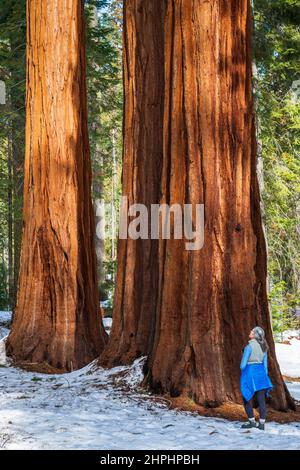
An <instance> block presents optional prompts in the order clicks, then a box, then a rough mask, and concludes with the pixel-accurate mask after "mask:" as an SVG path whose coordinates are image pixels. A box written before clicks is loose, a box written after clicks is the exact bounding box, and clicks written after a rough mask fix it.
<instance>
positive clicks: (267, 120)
mask: <svg viewBox="0 0 300 470" xmlns="http://www.w3.org/2000/svg"><path fill="white" fill-rule="evenodd" d="M25 3H26V2H25V0H1V1H0V5H1V8H0V81H2V82H4V84H5V88H6V99H5V103H4V102H1V100H0V159H1V164H0V174H1V178H0V310H8V309H12V308H13V307H14V304H15V300H16V291H17V281H18V271H19V256H20V242H21V230H22V198H23V160H24V144H25V143H24V128H25V74H26V70H25V40H26V38H25V34H26V33H25V26H26V17H25ZM122 3H123V2H122V1H119V0H110V1H109V0H107V1H105V0H91V1H86V19H87V65H88V69H87V75H88V105H89V135H90V144H91V156H92V165H93V200H94V207H95V218H96V224H97V223H98V222H101V219H102V218H103V217H104V214H103V210H104V209H103V205H102V204H101V203H100V201H101V200H102V201H104V202H105V208H106V211H107V213H106V214H105V220H106V224H107V225H109V229H110V230H109V232H110V233H111V234H112V235H114V236H113V237H112V238H113V239H112V238H106V239H105V242H101V240H99V238H97V237H95V243H96V251H97V258H98V272H99V291H100V297H101V300H102V301H106V302H105V307H106V312H107V314H110V312H111V308H112V296H113V287H114V277H115V272H116V234H117V226H118V202H119V197H120V191H121V163H122V114H123V99H122ZM253 8H254V28H253V31H254V37H253V42H254V58H253V73H254V78H255V81H254V86H255V97H256V107H257V141H258V171H259V181H260V187H261V195H262V206H263V217H264V223H265V230H266V236H267V241H268V270H269V297H270V304H271V308H272V316H273V326H274V330H275V331H283V330H285V329H287V328H292V327H297V326H299V322H300V293H299V287H300V257H299V237H300V218H299V216H300V192H299V186H300V178H299V176H300V161H299V144H300V137H299V128H300V62H299V46H300V26H299V24H300V2H299V0H272V1H270V0H255V1H254V2H253ZM0 91H1V90H0ZM107 232H108V230H107Z"/></svg>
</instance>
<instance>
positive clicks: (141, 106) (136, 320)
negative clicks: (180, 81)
mask: <svg viewBox="0 0 300 470" xmlns="http://www.w3.org/2000/svg"><path fill="white" fill-rule="evenodd" d="M123 39H124V96H125V107H124V151H123V152H124V153H123V176H122V184H123V191H122V193H123V196H126V197H127V198H128V206H129V205H132V204H135V203H139V204H141V203H142V204H145V205H146V206H147V208H148V209H150V205H151V204H158V203H159V185H160V175H161V160H162V151H163V143H162V135H163V133H162V126H163V93H164V89H163V74H164V55H163V47H162V45H163V2H162V1H161V0H151V1H144V0H126V1H125V2H124V38H123ZM157 292H158V241H157V240H156V241H155V240H153V241H151V240H141V239H139V240H136V241H135V240H131V239H128V240H119V244H118V273H117V278H116V289H115V297H114V313H113V318H114V321H113V326H112V331H111V335H110V338H109V342H108V346H107V347H106V349H105V351H104V353H103V354H102V356H101V358H100V363H101V364H102V365H106V366H109V365H113V364H120V363H128V362H130V361H132V360H133V359H135V358H136V357H138V356H140V355H144V354H148V353H149V352H150V350H151V346H152V340H153V332H154V324H155V310H156V298H157Z"/></svg>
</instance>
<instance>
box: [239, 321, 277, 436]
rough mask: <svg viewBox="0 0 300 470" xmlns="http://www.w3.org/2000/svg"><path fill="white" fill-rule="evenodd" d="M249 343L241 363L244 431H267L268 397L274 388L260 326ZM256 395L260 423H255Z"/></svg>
mask: <svg viewBox="0 0 300 470" xmlns="http://www.w3.org/2000/svg"><path fill="white" fill-rule="evenodd" d="M249 339H250V341H249V343H248V345H247V346H246V347H245V349H244V353H243V357H242V362H241V366H240V367H241V371H242V374H241V392H242V397H243V403H244V407H245V411H246V413H247V416H248V423H245V424H243V426H242V428H243V429H249V428H256V427H257V428H258V429H260V430H262V431H264V429H265V421H266V396H268V393H269V391H270V390H271V389H272V388H273V385H272V383H271V380H270V378H269V376H268V349H269V348H268V344H267V341H266V339H265V332H264V330H263V329H262V328H260V327H259V326H257V327H255V328H254V329H253V330H252V331H251V332H250V335H249ZM255 394H256V398H257V401H258V406H259V418H260V419H259V423H258V425H257V424H256V422H255V418H254V414H253V407H252V403H251V402H252V398H253V396H254V395H255Z"/></svg>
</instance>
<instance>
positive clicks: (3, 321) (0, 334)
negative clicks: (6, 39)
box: [0, 311, 11, 348]
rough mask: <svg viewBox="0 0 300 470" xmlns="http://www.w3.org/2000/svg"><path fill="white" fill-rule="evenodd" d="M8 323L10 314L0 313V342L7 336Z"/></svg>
mask: <svg viewBox="0 0 300 470" xmlns="http://www.w3.org/2000/svg"><path fill="white" fill-rule="evenodd" d="M10 322H11V312H3V311H0V340H1V339H2V338H4V337H5V336H7V335H8V333H9V329H8V328H9V325H10ZM0 348H1V347H0Z"/></svg>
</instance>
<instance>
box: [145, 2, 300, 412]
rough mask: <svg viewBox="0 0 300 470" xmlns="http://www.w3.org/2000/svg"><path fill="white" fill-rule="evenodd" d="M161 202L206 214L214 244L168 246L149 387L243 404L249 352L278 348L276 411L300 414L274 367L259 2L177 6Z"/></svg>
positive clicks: (171, 29) (168, 25) (169, 42)
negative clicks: (261, 150)
mask: <svg viewBox="0 0 300 470" xmlns="http://www.w3.org/2000/svg"><path fill="white" fill-rule="evenodd" d="M167 5H168V8H167V12H166V19H165V64H166V65H165V118H164V143H165V145H164V162H163V177H162V194H163V196H162V199H161V202H166V203H168V204H173V203H179V204H184V203H191V204H193V205H195V204H197V203H203V204H204V205H205V242H204V247H203V248H202V249H201V250H199V251H190V252H189V251H186V250H185V245H184V244H185V241H184V240H161V241H160V247H159V272H160V282H159V298H158V305H157V320H156V328H155V340H154V348H153V350H152V352H151V354H150V356H149V360H148V364H147V368H148V374H147V378H146V382H148V383H149V384H150V385H151V387H152V388H153V389H154V390H155V391H159V392H161V391H162V392H169V393H170V394H171V395H172V396H178V395H180V394H186V395H188V396H189V397H191V398H192V399H194V400H195V402H197V403H202V404H204V405H206V406H212V407H214V406H217V405H218V404H220V403H222V402H224V401H234V402H239V401H240V400H241V397H240V390H239V376H240V369H239V363H240V359H241V354H242V348H243V346H244V345H245V344H246V343H247V340H248V334H249V332H250V330H251V329H252V328H253V327H254V326H255V325H260V326H262V327H263V328H264V329H265V331H266V335H267V340H268V343H269V345H270V353H269V369H270V375H271V378H272V381H273V383H274V385H275V388H274V391H273V393H272V405H273V406H274V407H275V408H277V409H281V410H286V409H287V408H289V407H294V404H293V400H292V399H291V397H290V395H289V393H288V391H287V389H286V386H285V384H284V382H283V380H282V376H281V374H280V370H279V366H278V363H277V360H276V357H275V348H274V341H273V338H272V331H271V322H270V314H269V310H268V300H267V294H266V277H267V267H266V247H265V240H264V234H263V230H262V223H261V214H260V195H259V188H258V182H257V175H256V141H255V123H254V122H255V120H254V109H253V98H252V77H251V44H250V41H251V10H250V2H249V0H231V1H228V0H226V1H225V0H213V1H211V2H203V1H201V0H194V1H191V2H186V1H185V0H176V1H168V2H167Z"/></svg>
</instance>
